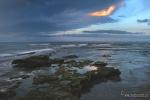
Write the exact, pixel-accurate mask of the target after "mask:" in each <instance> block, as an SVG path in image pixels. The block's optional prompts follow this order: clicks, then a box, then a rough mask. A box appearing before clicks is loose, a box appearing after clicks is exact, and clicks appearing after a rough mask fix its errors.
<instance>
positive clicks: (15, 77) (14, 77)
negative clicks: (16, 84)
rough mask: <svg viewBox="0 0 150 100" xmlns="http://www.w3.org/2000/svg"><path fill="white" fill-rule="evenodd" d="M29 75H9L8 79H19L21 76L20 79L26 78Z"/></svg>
mask: <svg viewBox="0 0 150 100" xmlns="http://www.w3.org/2000/svg"><path fill="white" fill-rule="evenodd" d="M29 77H30V76H29V75H25V74H24V75H18V76H17V75H16V76H12V77H10V80H15V79H19V78H21V79H26V78H29Z"/></svg>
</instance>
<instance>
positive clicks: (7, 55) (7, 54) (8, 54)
mask: <svg viewBox="0 0 150 100" xmlns="http://www.w3.org/2000/svg"><path fill="white" fill-rule="evenodd" d="M13 55H14V54H10V53H3V54H0V57H10V56H13Z"/></svg>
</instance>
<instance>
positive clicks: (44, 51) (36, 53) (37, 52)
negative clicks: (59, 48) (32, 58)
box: [18, 48, 55, 55]
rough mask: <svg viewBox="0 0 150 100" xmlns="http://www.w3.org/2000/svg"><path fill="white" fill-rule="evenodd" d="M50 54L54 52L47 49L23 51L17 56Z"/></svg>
mask: <svg viewBox="0 0 150 100" xmlns="http://www.w3.org/2000/svg"><path fill="white" fill-rule="evenodd" d="M52 52H55V50H54V49H51V48H47V49H38V50H30V51H23V52H19V53H18V55H26V54H33V55H41V54H48V53H52Z"/></svg>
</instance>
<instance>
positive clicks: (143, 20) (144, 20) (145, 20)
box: [137, 19, 150, 23]
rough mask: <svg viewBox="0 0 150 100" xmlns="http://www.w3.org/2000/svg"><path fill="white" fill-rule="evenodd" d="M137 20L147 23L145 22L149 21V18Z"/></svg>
mask: <svg viewBox="0 0 150 100" xmlns="http://www.w3.org/2000/svg"><path fill="white" fill-rule="evenodd" d="M137 22H139V23H147V22H150V19H138V20H137Z"/></svg>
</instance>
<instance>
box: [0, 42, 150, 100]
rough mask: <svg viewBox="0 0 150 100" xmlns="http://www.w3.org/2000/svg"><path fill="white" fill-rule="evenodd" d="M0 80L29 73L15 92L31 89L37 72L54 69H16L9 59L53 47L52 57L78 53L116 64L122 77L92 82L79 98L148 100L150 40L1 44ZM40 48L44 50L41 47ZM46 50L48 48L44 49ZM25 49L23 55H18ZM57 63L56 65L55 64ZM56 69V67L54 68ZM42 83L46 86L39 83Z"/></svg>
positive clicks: (46, 71)
mask: <svg viewBox="0 0 150 100" xmlns="http://www.w3.org/2000/svg"><path fill="white" fill-rule="evenodd" d="M0 46H1V47H0V83H3V82H4V80H7V81H8V79H9V77H10V76H13V75H17V74H19V73H21V72H22V73H25V74H29V75H30V76H31V77H30V78H27V79H22V83H21V84H20V86H19V87H18V88H17V89H16V93H17V96H18V97H20V96H24V95H25V94H26V93H27V92H28V91H29V90H30V89H32V88H36V86H35V85H33V84H32V77H33V76H35V75H36V74H52V73H54V72H55V69H52V68H39V69H35V70H32V71H30V70H22V69H21V70H20V69H15V68H13V67H12V65H11V61H12V60H13V59H15V58H17V57H22V56H26V55H28V56H30V54H28V51H34V52H36V51H40V53H41V52H43V53H44V52H45V50H49V49H53V50H54V51H55V52H53V53H52V57H54V58H55V57H63V56H66V55H69V54H74V55H77V56H79V58H77V59H76V60H79V61H80V60H83V59H88V60H94V61H104V62H107V63H108V65H107V67H115V68H118V69H119V70H120V71H121V76H120V77H121V81H117V82H116V81H115V82H113V81H106V82H100V83H97V84H95V85H94V86H93V87H91V88H90V89H89V91H87V92H86V93H83V94H82V95H81V97H80V100H100V99H102V100H124V99H125V100H139V99H140V100H149V99H150V96H149V94H150V80H149V79H150V43H37V44H36V43H24V44H15V43H9V44H5V45H4V44H1V45H0ZM42 50H43V51H42ZM46 52H47V51H46ZM20 53H24V55H20ZM54 66H57V65H54ZM56 69H57V68H56ZM0 87H1V88H2V87H4V85H3V84H0ZM42 87H46V85H45V86H42ZM122 92H123V93H126V94H127V93H129V94H132V93H140V94H145V95H146V96H145V97H141V98H136V97H132V96H130V97H126V96H124V95H121V93H122Z"/></svg>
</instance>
